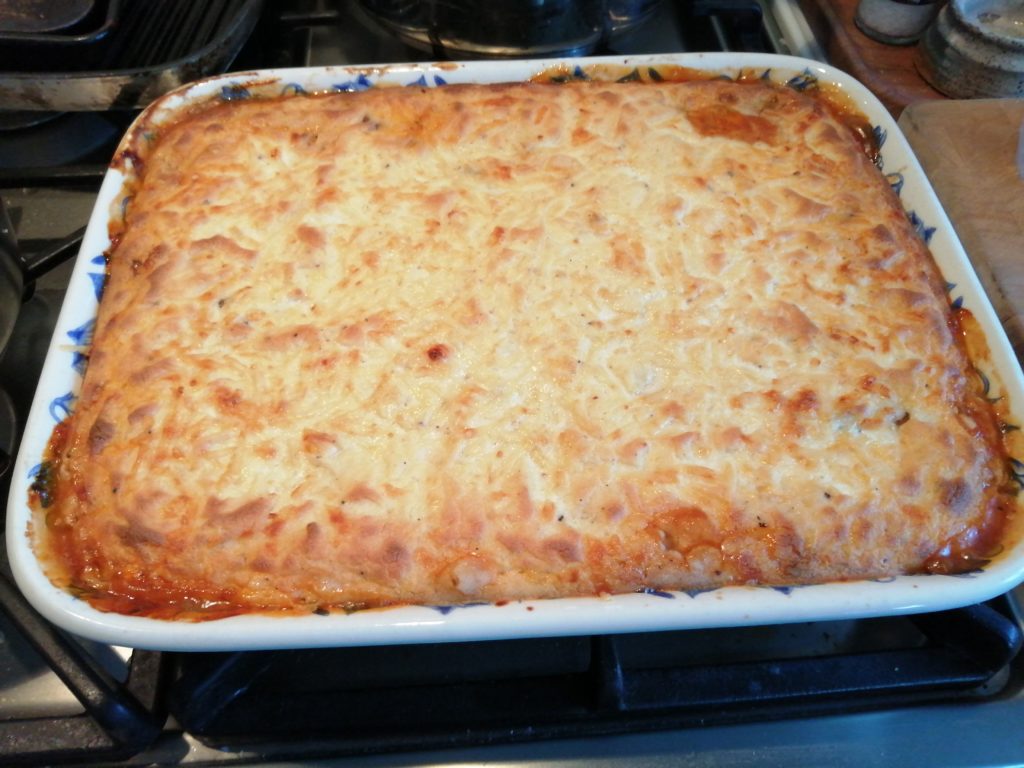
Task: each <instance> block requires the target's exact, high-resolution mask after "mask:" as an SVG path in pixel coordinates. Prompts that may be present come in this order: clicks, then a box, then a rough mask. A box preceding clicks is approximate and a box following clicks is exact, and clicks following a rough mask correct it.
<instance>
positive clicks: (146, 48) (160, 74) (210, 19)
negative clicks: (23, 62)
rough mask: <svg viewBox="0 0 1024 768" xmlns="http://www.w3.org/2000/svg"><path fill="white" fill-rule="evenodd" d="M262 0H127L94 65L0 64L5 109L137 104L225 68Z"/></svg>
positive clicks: (0, 89)
mask: <svg viewBox="0 0 1024 768" xmlns="http://www.w3.org/2000/svg"><path fill="white" fill-rule="evenodd" d="M262 6H263V0H210V2H206V3H194V4H191V3H180V2H177V0H160V2H156V1H155V0H146V2H141V1H140V0H133V1H132V2H128V1H127V0H122V2H121V14H120V17H119V18H118V22H117V24H116V26H115V28H114V30H113V32H112V33H111V34H110V35H109V36H108V39H107V40H106V41H105V43H104V46H105V50H104V53H103V59H102V61H101V63H100V64H99V65H98V66H97V67H96V68H94V69H90V70H89V71H69V70H68V69H54V70H47V71H43V72H40V71H32V72H28V71H18V70H12V69H10V68H9V67H8V68H3V67H0V70H2V71H0V104H3V108H4V109H8V110H44V111H71V112H76V111H99V110H107V109H137V108H139V107H143V106H145V105H146V104H148V103H149V102H151V101H153V100H154V99H156V98H157V97H159V96H162V95H163V94H164V93H167V92H168V91H170V90H173V89H174V88H177V87H178V86H179V85H183V84H184V83H187V82H191V81H193V80H197V79H199V78H202V77H205V76H207V75H211V74H215V73H218V72H222V71H224V69H225V68H226V67H227V66H229V65H230V63H231V62H232V61H233V60H234V58H235V56H236V55H237V54H238V52H239V50H241V48H242V45H243V44H244V43H245V41H246V40H247V39H248V37H249V35H250V33H251V32H252V30H253V28H254V27H255V26H256V22H257V21H258V19H259V16H260V11H261V10H262Z"/></svg>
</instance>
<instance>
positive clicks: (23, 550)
mask: <svg viewBox="0 0 1024 768" xmlns="http://www.w3.org/2000/svg"><path fill="white" fill-rule="evenodd" d="M598 65H611V66H614V67H626V68H627V71H628V69H629V68H634V67H637V68H644V67H656V66H673V65H674V66H683V67H691V68H694V69H701V70H712V71H714V72H716V73H720V74H723V75H726V76H736V75H739V74H740V73H743V74H745V75H748V76H749V75H750V74H756V75H757V76H761V77H765V78H770V79H772V80H774V81H778V82H782V83H786V84H788V85H789V86H790V87H794V88H806V87H814V86H821V87H826V88H831V89H835V90H836V91H839V92H841V93H843V94H845V96H846V98H848V99H849V100H850V101H851V102H852V103H853V104H854V105H856V107H857V108H858V109H859V110H860V111H861V112H862V113H863V114H864V115H865V116H866V117H867V118H868V119H869V121H870V123H871V126H872V129H873V131H874V133H875V137H876V139H877V141H878V142H879V143H880V144H881V150H880V153H881V154H880V160H879V162H880V164H881V168H882V171H883V173H884V174H886V176H887V178H888V180H889V181H890V183H891V184H892V185H893V188H894V189H896V190H897V191H898V193H899V195H900V198H901V200H902V202H903V204H904V206H905V208H906V211H907V215H908V217H909V218H910V220H911V221H912V222H913V223H914V225H915V226H916V227H917V229H918V231H919V232H920V234H921V236H922V237H923V238H924V239H925V240H926V241H927V242H928V244H929V246H930V248H931V251H932V253H933V255H934V257H935V260H936V262H937V263H938V265H939V268H940V269H941V270H942V273H943V275H944V276H945V279H946V280H947V282H948V286H949V291H950V298H951V301H952V302H953V303H954V305H956V306H963V307H965V308H967V309H969V310H970V312H971V313H972V314H973V316H974V317H975V318H976V320H977V322H978V324H979V325H980V327H981V328H982V330H983V332H984V335H985V337H986V340H987V343H988V346H989V354H988V355H987V356H986V357H985V359H984V360H983V361H981V362H980V363H979V365H980V366H981V367H982V369H983V373H984V374H985V375H986V377H987V379H988V380H989V381H990V382H991V387H992V389H991V391H990V393H989V394H990V396H992V397H1000V398H1003V399H1004V400H1005V402H1006V404H1007V405H1008V408H1009V411H1008V412H1009V414H1010V416H1011V419H1012V420H1013V422H1014V423H1016V424H1022V423H1024V421H1022V417H1024V377H1022V375H1021V371H1020V367H1019V364H1018V363H1017V360H1016V358H1015V357H1014V354H1013V351H1012V349H1011V347H1010V344H1009V342H1008V341H1007V339H1006V336H1005V334H1004V332H1003V329H1002V327H1001V326H1000V324H999V321H998V319H997V317H996V314H995V312H994V311H993V309H992V306H991V304H990V303H989V301H988V299H987V298H986V296H985V293H984V291H983V289H982V287H981V284H980V283H979V281H978V279H977V276H976V275H975V273H974V271H973V269H972V267H971V265H970V262H969V261H968V259H967V257H966V255H965V253H964V251H963V249H962V247H961V246H960V244H959V242H958V240H957V238H956V235H955V234H954V232H953V229H952V226H951V225H950V223H949V220H948V219H947V217H946V215H945V213H944V212H943V211H942V208H941V206H940V204H939V202H938V200H937V198H936V197H935V194H934V192H933V191H932V188H931V186H930V184H929V183H928V181H927V179H926V177H925V176H924V173H923V172H922V170H921V167H920V165H919V164H918V162H917V160H916V159H915V158H914V156H913V154H912V153H911V150H910V148H909V146H908V144H907V142H906V140H905V139H904V138H903V136H902V134H901V133H900V131H899V129H898V128H897V126H896V123H895V122H894V120H893V119H892V117H891V116H890V115H889V113H888V112H887V111H886V110H885V109H884V108H883V107H882V105H881V104H880V103H879V102H878V100H877V99H875V97H874V96H872V95H871V93H870V92H869V91H868V90H867V89H866V88H864V87H863V86H862V85H860V84H859V83H858V82H856V81H855V80H853V79H852V78H851V77H849V76H848V75H846V74H844V73H842V72H840V71H838V70H836V69H833V68H831V67H829V66H826V65H823V64H821V63H819V62H815V61H810V60H806V59H799V58H793V57H785V56H776V55H769V54H733V53H708V54H679V55H661V56H637V57H604V58H589V59H571V60H568V61H558V60H540V61H538V60H532V61H502V62H472V63H445V64H396V65H388V66H374V67H327V68H315V69H293V70H277V71H261V72H248V73H236V74H231V75H225V76H221V77H216V78H212V79H209V80H206V81H203V82H199V83H195V84H192V85H189V86H187V87H185V88H182V89H180V90H178V91H175V92H174V93H172V94H169V95H167V96H166V97H164V98H162V99H161V100H160V101H158V102H156V103H155V104H153V105H152V106H151V107H150V108H149V109H148V110H147V112H146V113H144V115H143V116H142V118H140V122H137V123H136V124H135V125H134V127H133V128H132V129H130V130H129V134H128V136H127V137H126V139H125V143H124V144H122V146H127V142H129V141H130V140H131V136H132V133H133V132H134V131H137V130H142V128H141V127H140V126H141V125H142V123H141V120H143V119H144V120H145V121H146V124H147V126H148V125H152V124H156V125H159V124H160V123H162V122H164V121H167V120H172V119H173V118H174V116H175V115H176V114H178V113H179V112H180V111H181V110H183V109H187V108H188V107H189V106H190V105H194V104H196V103H198V102H202V101H207V100H215V99H236V98H249V97H258V96H261V95H278V94H288V93H302V92H307V93H308V92H319V91H332V90H333V91H353V90H362V89H366V88H372V87H374V86H376V85H378V84H388V85H415V86H418V87H431V88H433V87H443V86H444V85H445V84H446V83H465V82H508V81H522V80H526V79H529V78H531V77H533V76H535V75H537V74H539V73H541V72H545V71H550V70H551V69H552V68H554V67H561V68H563V71H565V72H567V73H580V74H582V73H585V72H586V71H587V70H588V68H591V67H595V66H598ZM125 181H126V179H125V177H124V176H123V175H122V171H121V170H118V169H116V168H111V169H110V170H109V171H108V173H107V175H106V178H105V180H104V183H103V186H102V188H101V190H100V194H99V198H98V201H97V204H96V208H95V211H94V214H93V216H92V219H91V221H90V224H89V227H88V230H87V232H86V235H85V238H84V241H83V244H82V249H81V252H80V254H79V257H78V261H77V264H76V267H75V270H74V273H73V275H72V278H71V284H70V287H69V290H68V294H67V299H66V302H65V305H64V307H63V309H62V312H61V315H60V318H59V321H58V326H57V329H56V331H55V334H54V337H53V339H52V342H51V346H50V349H49V354H48V357H47V360H46V364H45V366H44V369H43V373H42V377H41V380H40V383H39V388H38V390H37V392H36V397H35V402H34V405H33V408H32V412H31V415H30V417H29V422H28V425H27V429H26V433H25V437H24V440H23V442H22V446H21V451H20V454H19V456H18V459H17V463H16V465H15V468H14V478H13V481H12V486H11V494H10V500H9V505H8V514H7V545H8V549H9V554H10V560H11V565H12V569H13V571H14V575H15V577H16V580H17V583H18V585H19V586H20V588H21V589H22V591H23V592H24V593H25V595H26V597H27V598H28V599H29V601H30V602H31V603H32V604H33V605H34V606H35V607H36V608H37V609H38V610H39V611H40V612H41V613H42V614H43V615H44V616H45V617H46V618H48V619H50V620H51V621H52V622H54V623H55V624H57V625H59V626H60V627H63V628H64V629H66V630H68V631H70V632H72V633H74V634H77V635H81V636H84V637H87V638H90V639H93V640H98V641H101V642H105V643H112V644H115V645H125V646H132V647H139V648H155V649H166V650H226V649H234V650H243V649H268V648H297V647H317V646H345V645H374V644H396V643H424V642H443V641H466V640H488V639H498V638H522V637H537V636H554V635H578V634H606V633H619V632H639V631H651V630H669V629H686V628H698V627H701V628H707V627H726V626H742V625H757V624H775V623H786V622H799V621H812V620H831V619H851V618H860V617H869V616H880V615H894V614H907V613H919V612H926V611H938V610H944V609H948V608H954V607H959V606H963V605H969V604H972V603H978V602H981V601H984V600H987V599H989V598H992V597H994V596H996V595H999V594H1002V593H1004V592H1007V591H1009V590H1010V589H1011V588H1013V587H1014V586H1016V585H1017V584H1018V583H1020V582H1021V581H1022V580H1024V536H1022V535H1021V532H1022V528H1024V522H1022V521H1021V519H1020V518H1021V517H1022V516H1021V515H1018V516H1017V517H1016V518H1015V519H1014V520H1013V521H1011V525H1010V529H1011V530H1010V531H1009V536H1008V538H1007V542H1008V543H1007V544H1006V546H1005V547H1004V551H1003V552H1001V553H1000V554H999V555H998V556H997V557H995V558H994V559H993V560H992V561H991V562H990V563H989V564H987V565H986V566H985V567H983V568H981V569H978V570H976V571H973V572H970V573H966V574H961V575H956V576H943V575H917V576H901V577H898V578H892V579H885V580H871V581H847V582H839V583H829V584H821V585H812V586H799V587H752V586H737V587H726V588H722V589H716V590H711V591H703V592H699V593H688V592H649V593H637V594H626V595H616V596H610V597H592V598H571V599H555V600H533V601H514V602H510V603H506V604H501V605H497V604H474V605H467V606H425V607H423V606H417V607H396V608H388V609H378V610H367V611H360V612H355V613H352V614H348V615H346V614H341V613H337V614H329V615H324V616H321V615H315V614H314V615H302V616H294V615H289V616H266V615H247V616H237V617H232V618H227V619H219V620H211V621H205V622H198V623H193V622H184V621H166V620H157V619H151V618H140V617H133V616H122V615H119V614H110V613H103V612H100V611H97V610H95V609H93V608H92V607H91V606H89V605H88V604H87V603H85V602H84V601H82V600H79V599H77V598H76V597H74V596H73V595H71V594H69V593H67V592H64V591H62V590H60V589H58V588H56V587H54V586H53V585H52V584H51V583H50V581H49V580H48V579H47V578H46V576H45V575H44V573H43V571H42V570H41V568H40V565H39V563H38V562H37V560H36V557H35V554H34V552H33V549H32V546H31V542H30V538H29V536H30V528H31V524H32V513H31V510H30V509H29V507H28V505H27V497H28V492H29V486H30V484H31V482H32V479H33V478H34V476H35V474H36V468H37V466H38V465H39V463H40V461H41V459H42V456H43V453H44V451H45V449H46V444H47V441H48V440H49V437H50V434H51V432H52V430H53V428H54V426H55V424H56V423H57V422H59V421H60V420H61V419H63V418H64V417H65V416H66V415H67V413H69V412H70V410H71V409H72V408H73V407H74V398H75V392H76V391H77V389H78V387H79V385H80V371H81V370H82V367H83V366H82V361H83V359H84V357H83V355H84V354H85V353H86V352H87V350H88V345H89V342H90V336H91V330H92V325H93V322H94V318H95V314H96V307H97V293H98V291H99V286H101V285H102V282H103V274H104V268H105V267H104V256H103V254H104V252H105V251H106V250H107V249H108V247H109V245H110V243H109V239H108V234H107V232H108V222H109V220H110V217H111V215H112V212H113V211H117V210H119V209H120V207H121V205H122V203H123V201H124V197H125V194H126V192H125V187H124V185H125ZM1022 458H1024V457H1022ZM1015 466H1018V465H1017V464H1015ZM1019 466H1020V467H1021V468H1022V469H1024V464H1020V465H1019ZM1022 480H1024V476H1022Z"/></svg>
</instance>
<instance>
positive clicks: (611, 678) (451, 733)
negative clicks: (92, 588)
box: [170, 598, 1022, 757]
mask: <svg viewBox="0 0 1024 768" xmlns="http://www.w3.org/2000/svg"><path fill="white" fill-rule="evenodd" d="M1021 642H1022V636H1021V631H1020V628H1019V627H1018V625H1017V624H1016V623H1015V621H1014V620H1013V619H1012V614H1011V613H1010V611H1009V606H1008V602H1007V600H1006V598H1000V599H999V600H996V601H993V602H992V603H988V604H983V605H976V606H971V607H968V608H963V609H959V610H953V611H946V612H941V613H935V614H926V615H921V616H915V617H898V618H881V619H866V620H859V621H839V622H819V623H809V624H798V625H785V626H775V627H748V628H738V629H713V630H697V631H694V630H691V631H680V632H661V633H644V634H634V635H613V636H595V637H570V638H543V639H528V640H514V641H489V642H473V643H460V644H447V645H416V646H397V647H395V646H392V647H383V648H342V649H329V650H323V649H321V650H296V651H279V652H248V653H226V654H191V655H190V654H174V655H173V659H172V661H171V664H172V666H173V667H174V669H175V676H176V678H177V679H176V682H175V683H174V687H173V690H172V694H171V697H170V711H171V713H172V715H173V716H174V717H175V718H176V720H177V721H178V722H180V723H181V724H182V726H183V727H184V728H185V730H186V731H188V732H190V733H191V734H193V735H194V736H196V737H198V738H199V739H200V740H201V741H203V742H205V743H207V744H208V745H211V746H216V747H222V748H229V749H232V750H235V749H239V748H243V749H245V750H247V751H249V752H250V753H257V754H259V753H260V752H261V750H264V749H267V748H270V749H271V752H270V753H269V754H271V755H273V756H275V757H278V756H280V755H281V754H282V752H283V753H284V754H289V753H292V754H298V755H301V756H306V757H308V756H310V755H309V754H308V750H309V749H310V747H309V746H308V745H309V744H310V743H315V744H317V745H318V746H317V747H316V749H319V750H323V751H324V753H325V754H331V755H335V756H340V755H356V754H366V753H373V752H382V751H396V750H409V749H430V748H441V747H444V748H449V747H469V746H481V745H493V744H497V743H509V742H519V741H526V740H536V739H550V738H559V737H586V736H597V735H608V734H617V733H626V732H640V731H652V730H661V729H674V728H681V727H693V726H705V725H716V724H725V723H738V722H752V721H767V720H776V719H780V718H792V717H803V716H810V715H821V714H830V713H834V712H839V711H843V712H850V711H856V710H863V709H869V708H878V707H893V706H902V705H907V704H913V703H919V702H924V701H935V700H949V699H955V698H963V697H985V696H992V695H996V693H998V691H999V690H1000V689H1001V688H1002V687H1003V686H1004V685H1005V684H1006V678H1007V676H1008V675H1007V674H1006V670H1007V667H1008V665H1009V664H1010V663H1011V661H1012V660H1013V659H1014V658H1015V657H1016V655H1017V653H1018V651H1019V650H1020V647H1021Z"/></svg>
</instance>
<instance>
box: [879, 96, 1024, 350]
mask: <svg viewBox="0 0 1024 768" xmlns="http://www.w3.org/2000/svg"><path fill="white" fill-rule="evenodd" d="M899 126H900V129H901V130H902V131H903V133H904V134H906V137H907V139H908V141H909V142H910V145H911V146H912V147H913V149H914V153H915V154H916V155H917V157H918V159H919V160H920V161H921V165H922V166H923V167H924V170H925V173H926V174H927V175H928V178H929V179H930V180H931V182H932V185H933V186H934V187H935V192H936V194H937V195H938V196H939V200H941V201H942V205H943V207H944V208H945V209H946V213H947V214H948V215H949V218H950V220H951V221H952V222H953V227H954V229H955V230H956V233H957V235H958V236H959V237H960V242H961V243H963V246H964V250H966V251H967V255H968V256H969V257H970V259H971V262H972V263H973V264H974V269H975V271H976V272H977V273H978V277H979V278H981V282H982V284H983V285H984V286H985V290H986V291H987V292H988V295H989V298H990V299H991V300H992V304H993V305H994V306H995V309H996V312H997V313H998V314H999V319H1000V320H1002V322H1003V326H1004V327H1005V328H1006V331H1007V334H1008V335H1009V337H1010V341H1011V343H1012V344H1013V348H1014V350H1015V351H1016V352H1017V357H1018V359H1021V360H1024V179H1022V178H1021V175H1022V174H1024V168H1022V167H1020V165H1024V158H1019V154H1018V153H1021V152H1024V149H1021V142H1022V141H1024V139H1022V136H1021V133H1022V130H1024V99H985V100H974V101H927V102H919V103H916V104H911V105H910V106H909V107H907V108H906V109H905V110H904V111H903V114H902V115H901V116H900V120H899ZM1019 164H1020V165H1019Z"/></svg>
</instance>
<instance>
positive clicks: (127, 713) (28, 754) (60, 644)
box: [0, 574, 164, 762]
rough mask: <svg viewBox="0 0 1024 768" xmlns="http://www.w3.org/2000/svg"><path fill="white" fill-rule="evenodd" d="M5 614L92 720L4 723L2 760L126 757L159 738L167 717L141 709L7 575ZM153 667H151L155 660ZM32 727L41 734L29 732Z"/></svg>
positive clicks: (0, 604) (1, 580)
mask: <svg viewBox="0 0 1024 768" xmlns="http://www.w3.org/2000/svg"><path fill="white" fill-rule="evenodd" d="M0 609H2V610H3V612H4V613H5V614H6V615H7V618H8V619H9V620H10V621H11V623H12V624H13V625H14V626H15V627H17V628H18V630H19V631H20V632H21V633H22V634H23V636H24V637H25V639H26V640H27V641H28V642H29V643H30V644H31V645H32V647H33V648H34V649H35V651H36V652H37V653H38V654H39V656H40V657H41V658H42V659H43V660H44V661H45V662H46V663H47V665H48V666H49V667H50V669H52V670H53V672H54V673H55V674H56V675H57V676H58V677H59V678H60V680H61V681H62V682H63V683H64V685H66V686H67V687H68V690H70V691H71V693H73V694H74V696H75V698H77V699H78V701H79V702H80V703H81V705H82V706H83V707H84V709H85V712H86V716H87V717H84V718H82V717H72V718H55V719H52V720H31V721H17V720H15V721H7V722H0V736H2V738H0V756H3V758H4V761H7V760H10V761H12V762H13V761H14V760H15V759H17V760H19V761H24V762H39V761H46V760H53V759H58V758H60V757H61V756H64V755H66V754H67V753H68V752H69V751H75V752H76V753H77V754H82V753H83V752H85V751H87V750H88V753H89V754H91V755H96V754H104V755H108V756H120V757H126V756H129V755H133V754H136V753H138V752H140V751H142V750H143V749H145V748H146V747H147V746H149V745H150V744H151V743H152V742H153V741H154V740H155V739H156V737H157V736H158V735H159V734H160V731H161V729H162V726H163V720H164V717H162V716H160V715H159V714H157V713H155V712H153V711H150V710H147V709H146V708H145V707H144V706H142V704H140V702H139V701H138V700H137V699H136V698H135V696H134V695H133V693H132V692H131V691H129V690H128V688H127V687H126V686H123V685H121V684H120V683H119V682H118V681H116V680H115V679H113V678H112V677H111V676H110V675H109V674H108V673H107V672H106V671H105V670H103V669H102V668H100V666H99V665H98V664H97V663H96V662H95V661H94V660H93V659H92V657H90V656H89V655H88V654H87V653H86V652H85V651H84V650H82V649H81V648H80V647H79V646H78V645H77V644H76V643H74V642H73V641H71V640H69V639H68V638H67V637H65V636H64V635H62V634H61V633H60V632H59V631H58V630H57V629H56V628H55V627H54V626H53V625H51V624H49V623H48V622H47V621H46V620H45V619H43V618H42V617H41V616H39V615H38V614H37V613H36V612H35V611H34V610H33V609H32V608H31V607H30V606H29V605H28V603H27V602H25V600H24V598H23V597H22V596H21V593H20V592H18V590H17V589H16V588H15V587H14V585H13V584H11V582H10V581H9V579H8V577H7V576H6V574H0ZM149 663H150V665H152V663H153V662H152V660H150V661H149ZM134 686H135V690H136V691H142V690H144V689H145V685H144V684H143V683H142V682H141V680H136V681H135V683H134ZM155 695H156V694H155V692H153V693H152V694H151V695H149V696H147V698H149V699H150V700H151V701H152V700H155ZM89 722H91V723H92V724H93V725H94V726H95V727H93V725H89V724H88V723H89ZM29 723H31V724H32V728H33V729H36V730H34V731H33V730H29V729H28V727H27V724H29ZM33 733H35V734H38V735H35V736H33V735H32V734H33Z"/></svg>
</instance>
